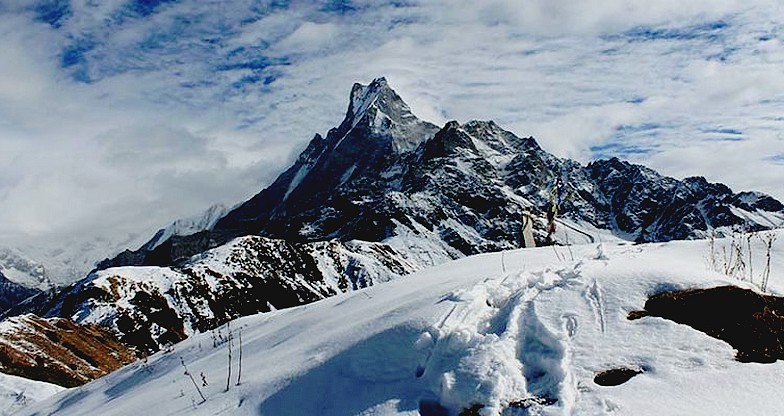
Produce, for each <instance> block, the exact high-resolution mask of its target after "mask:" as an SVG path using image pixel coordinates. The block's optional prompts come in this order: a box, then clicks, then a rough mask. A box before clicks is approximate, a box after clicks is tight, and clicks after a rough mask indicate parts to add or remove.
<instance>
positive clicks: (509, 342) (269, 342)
mask: <svg viewBox="0 0 784 416" xmlns="http://www.w3.org/2000/svg"><path fill="white" fill-rule="evenodd" d="M782 237H784V233H781V232H780V233H779V241H778V244H775V245H774V251H773V253H772V265H771V269H772V273H771V276H770V289H771V291H773V292H774V293H778V294H781V293H782V289H784V272H783V271H784V249H782V246H784V244H782V243H781V240H782ZM727 243H728V242H727V241H726V240H720V241H718V242H717V246H716V247H715V250H718V251H721V247H722V246H723V245H726V244H727ZM755 244H756V245H755V246H754V247H753V253H754V255H755V256H756V257H755V258H754V261H755V266H754V267H755V268H754V270H757V273H759V271H760V270H761V268H762V265H763V259H764V258H765V257H764V251H761V245H760V244H761V241H756V242H755ZM709 247H710V246H709V242H707V241H677V242H676V241H673V242H669V243H655V244H640V245H633V244H629V243H605V244H586V245H582V246H574V247H571V252H570V251H569V249H567V248H566V247H541V248H535V249H525V250H516V251H508V252H502V253H491V254H482V255H477V256H472V257H468V258H464V259H461V260H457V261H454V262H450V263H447V264H444V265H442V266H438V267H434V268H431V269H428V270H425V271H421V272H418V273H414V274H412V275H408V276H404V277H401V278H398V279H395V280H393V281H391V282H388V283H385V284H383V285H376V286H373V287H369V288H367V289H363V290H360V291H356V292H350V293H344V294H339V295H337V296H334V297H331V298H327V299H324V300H321V301H318V302H315V303H312V304H308V305H304V306H300V307H295V308H290V309H286V310H279V311H273V312H270V313H265V314H260V315H255V316H248V317H245V318H241V319H238V320H236V321H233V322H231V325H230V327H226V326H224V327H221V329H220V330H219V331H217V332H213V333H203V334H197V335H194V336H193V337H191V338H189V339H187V340H186V341H184V342H182V343H179V344H177V345H175V346H174V347H173V348H172V349H171V350H169V351H164V352H160V353H158V354H155V355H153V356H151V357H150V359H149V361H148V362H147V363H142V362H137V363H134V364H131V365H129V366H127V367H125V368H123V369H121V370H118V371H117V372H115V373H112V374H110V375H108V376H106V377H104V378H102V379H99V380H96V381H94V382H92V383H89V384H87V385H85V386H82V387H80V388H76V389H72V390H69V391H66V392H64V393H60V394H58V395H56V396H55V397H53V398H52V399H51V400H49V401H46V402H43V403H39V404H36V405H33V406H32V407H30V408H28V409H26V410H25V411H23V412H22V413H21V414H38V415H47V414H57V415H84V414H101V415H127V414H157V415H169V414H189V415H190V414H204V415H207V414H210V415H212V414H232V415H265V416H281V415H282V416H285V415H305V414H307V415H316V414H318V415H418V414H422V415H425V416H427V415H458V414H460V412H461V411H462V410H463V409H469V408H472V409H474V412H473V413H470V412H467V413H464V414H481V415H498V414H502V415H522V414H534V415H570V414H580V415H604V414H613V415H662V414H688V415H737V414H754V415H773V414H780V409H782V408H784V396H782V395H781V394H780V380H781V379H782V378H784V363H782V362H776V363H774V364H764V365H763V364H753V363H752V364H749V363H740V362H738V361H735V360H734V351H733V349H732V348H731V347H730V346H729V345H728V344H725V343H724V342H721V341H719V340H716V339H713V338H710V337H708V336H707V335H705V334H703V333H701V332H698V331H696V330H694V329H691V328H690V327H688V326H685V325H679V324H675V323H673V322H671V321H667V320H664V319H660V318H654V317H646V318H642V319H639V320H634V321H631V320H628V319H627V318H626V317H627V314H628V313H629V312H631V311H634V310H639V309H641V308H642V307H643V304H644V302H645V300H646V299H647V297H648V296H649V295H650V294H652V293H656V292H661V291H663V290H669V289H677V288H686V287H713V286H718V285H725V284H728V283H729V284H737V285H740V286H743V287H748V288H753V287H754V286H753V285H751V284H750V283H748V282H746V281H740V280H737V279H735V278H730V277H727V276H724V275H721V274H718V273H716V272H713V271H711V270H709V269H708V266H707V265H708V264H709V262H708V261H707V260H706V258H707V255H708V253H709V250H710V249H709ZM756 278H757V277H755V279H756ZM229 333H231V334H233V338H234V339H233V345H234V346H233V358H232V360H233V366H232V367H231V371H232V372H231V377H232V378H231V381H230V383H229V389H228V391H225V389H226V387H227V386H226V384H227V381H226V380H227V362H228V346H229V343H228V342H226V340H227V338H228V334H229ZM240 336H241V338H242V356H243V358H242V380H241V383H240V384H239V385H236V377H237V375H238V371H239V368H238V366H237V362H238V355H239V350H238V348H237V347H238V344H239V338H240ZM180 360H182V362H183V363H185V365H187V371H189V372H190V374H192V375H193V377H194V380H195V382H196V384H197V385H198V386H199V388H200V389H201V391H202V393H203V394H204V396H205V397H206V401H205V402H202V400H201V399H200V397H199V395H198V393H197V391H196V388H195V387H194V384H192V383H191V381H190V379H189V378H188V377H187V376H186V375H184V373H183V372H184V369H183V368H182V364H181V361H180ZM618 367H630V368H635V369H639V370H642V371H643V373H642V374H640V375H637V376H636V377H634V378H632V379H631V380H629V381H628V382H626V383H625V384H621V385H619V386H615V387H602V386H599V385H597V384H596V383H594V382H593V377H594V375H595V374H596V373H598V372H600V371H603V370H608V369H613V368H618ZM202 375H203V376H204V380H206V381H207V383H203V381H202Z"/></svg>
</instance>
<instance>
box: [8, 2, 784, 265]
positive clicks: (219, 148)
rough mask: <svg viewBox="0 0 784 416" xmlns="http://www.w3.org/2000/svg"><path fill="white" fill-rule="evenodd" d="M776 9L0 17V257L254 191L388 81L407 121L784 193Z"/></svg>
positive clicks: (52, 8) (443, 5)
mask: <svg viewBox="0 0 784 416" xmlns="http://www.w3.org/2000/svg"><path fill="white" fill-rule="evenodd" d="M782 11H783V10H782V6H780V5H779V4H778V3H777V2H775V1H751V2H749V1H729V0H718V1H702V0H698V1H690V2H686V3H684V2H682V1H667V0H661V1H653V2H646V3H640V2H631V1H622V0H610V1H607V0H602V1H598V0H588V1H583V2H572V1H561V0H556V1H545V0H520V1H512V0H495V1H487V2H472V1H464V0H454V1H446V0H444V1H413V0H410V1H406V0H402V1H401V0H397V1H387V2H382V1H372V0H364V1H360V0H357V1H347V0H343V1H338V0H332V1H319V2H312V1H295V0H292V1H259V0H236V1H229V0H212V1H196V0H181V1H171V0H170V1H164V0H159V1H153V2H150V1H144V2H142V1H138V0H112V1H105V2H92V1H87V0H73V1H66V0H27V1H23V2H15V4H14V5H10V6H9V5H0V50H2V51H3V54H2V56H0V138H2V139H0V212H3V215H2V218H0V245H10V246H23V245H36V246H38V247H43V246H46V247H53V249H54V248H56V247H58V246H61V245H62V244H63V242H64V241H82V242H84V241H94V240H96V239H100V241H106V242H107V243H106V244H105V245H103V247H104V251H105V252H107V254H110V253H109V252H111V251H113V250H116V249H118V248H119V247H120V246H121V245H123V244H136V243H139V242H140V239H141V240H143V239H144V238H146V237H148V235H149V233H151V232H152V231H153V230H154V229H156V228H157V227H160V226H163V225H165V224H166V223H168V222H170V221H172V220H174V219H176V218H179V217H182V216H188V215H193V214H195V213H197V212H199V211H201V210H204V209H206V208H207V207H209V206H210V205H212V204H214V203H224V204H228V205H231V204H234V203H236V202H239V201H241V200H243V199H244V198H247V197H249V196H251V195H252V194H254V193H256V192H257V191H258V190H260V189H261V188H262V187H263V186H265V185H266V184H268V183H269V182H270V181H271V180H272V179H274V177H275V176H276V175H277V174H278V173H279V172H280V171H281V170H282V169H284V168H285V167H286V166H287V165H288V164H289V163H290V162H291V161H292V159H293V157H295V156H296V154H297V153H298V152H299V151H300V150H301V149H303V148H304V146H305V145H306V143H307V141H308V140H309V139H310V138H311V137H312V136H313V134H315V133H322V134H323V133H325V132H326V130H327V129H329V128H330V127H333V126H335V125H337V124H338V123H339V122H340V120H341V118H342V115H343V114H344V112H345V108H346V105H347V96H348V91H349V90H350V88H351V85H352V84H353V83H354V82H363V83H366V82H369V81H370V80H371V79H373V78H375V77H378V76H382V75H383V76H386V77H387V78H388V80H389V81H390V83H391V84H392V86H393V87H394V88H395V89H396V90H397V91H398V92H399V93H400V94H401V96H402V97H403V98H404V99H405V100H406V101H407V102H409V104H410V105H411V107H412V109H413V111H414V112H415V113H416V114H418V115H419V116H420V117H422V118H424V119H427V120H430V121H433V122H436V123H443V122H445V121H447V120H451V119H457V120H459V121H468V120H470V119H493V120H495V121H496V122H497V123H499V124H500V125H501V126H503V127H505V128H507V129H509V130H512V131H513V132H515V133H516V134H518V135H521V136H528V135H533V136H535V137H536V138H537V139H538V140H539V141H540V143H541V144H542V146H543V147H544V148H545V149H547V150H549V151H551V152H553V153H555V154H557V155H559V156H562V157H571V158H575V159H577V160H580V161H582V162H588V161H590V160H593V159H595V158H601V157H611V156H619V157H621V158H626V159H629V160H631V161H633V162H638V163H644V164H646V165H648V166H651V167H653V168H655V169H657V170H659V171H660V172H662V173H663V174H666V175H670V176H675V177H684V176H689V175H703V176H706V177H707V179H708V180H711V181H721V182H725V183H727V184H728V185H729V186H730V187H732V188H733V189H735V190H736V191H740V190H750V189H755V190H761V191H764V192H767V193H770V194H772V195H774V196H775V197H777V198H780V199H784V191H782V190H781V186H780V179H781V178H782V177H784V142H783V136H782V134H783V133H782V131H784V129H783V127H784V118H783V117H782V116H781V114H784V111H782V110H784V75H782V72H781V68H782V67H783V66H782V65H783V64H784V44H782V42H784V30H783V25H782V23H780V19H777V17H778V16H782Z"/></svg>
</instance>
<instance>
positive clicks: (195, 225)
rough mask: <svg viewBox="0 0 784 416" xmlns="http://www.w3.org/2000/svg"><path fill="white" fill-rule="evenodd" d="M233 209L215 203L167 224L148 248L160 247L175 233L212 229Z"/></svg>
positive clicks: (182, 233)
mask: <svg viewBox="0 0 784 416" xmlns="http://www.w3.org/2000/svg"><path fill="white" fill-rule="evenodd" d="M231 209H233V207H232V208H229V207H227V206H225V205H222V204H215V205H212V206H211V207H209V208H208V209H207V210H205V211H204V212H202V213H200V214H197V215H194V216H191V217H187V218H181V219H178V220H176V221H174V222H172V223H171V224H169V225H168V226H166V228H162V229H160V230H159V231H158V233H157V234H156V235H155V236H154V237H153V239H152V240H150V241H149V242H148V243H147V245H149V247H148V249H149V250H152V249H154V248H155V247H158V246H159V245H161V244H163V243H164V242H165V241H166V240H168V239H169V238H171V237H172V236H175V235H189V234H195V233H197V232H199V231H204V230H212V228H213V227H215V224H217V223H218V220H220V219H221V218H223V216H225V215H226V214H227V213H228V212H229V211H231Z"/></svg>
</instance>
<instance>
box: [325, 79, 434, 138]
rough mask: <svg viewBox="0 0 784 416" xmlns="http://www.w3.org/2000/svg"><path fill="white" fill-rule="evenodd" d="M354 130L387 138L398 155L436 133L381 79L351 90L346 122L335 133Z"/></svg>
mask: <svg viewBox="0 0 784 416" xmlns="http://www.w3.org/2000/svg"><path fill="white" fill-rule="evenodd" d="M357 127H361V128H363V129H367V131H368V133H370V135H372V136H377V137H376V138H381V139H391V142H392V147H393V149H394V150H395V151H396V152H398V153H400V152H405V151H410V150H413V149H414V148H415V147H416V146H417V145H419V144H420V143H422V142H424V141H426V140H427V139H428V138H429V137H431V136H432V134H433V133H434V132H435V130H437V127H436V126H435V125H433V124H431V123H428V122H425V121H422V120H420V119H419V118H417V116H415V115H414V113H412V112H411V108H410V107H409V106H408V104H406V103H405V101H403V99H402V98H400V96H399V95H398V94H397V93H396V92H395V91H394V90H393V89H392V88H391V87H390V86H389V83H388V82H387V80H386V78H383V77H381V78H376V79H374V80H373V82H371V83H370V84H368V85H362V84H359V83H357V84H354V87H353V88H352V89H351V97H350V102H349V106H348V111H347V112H346V119H345V120H343V123H341V125H340V127H339V128H338V129H337V130H338V131H343V132H345V133H344V134H348V132H350V131H351V130H353V129H355V128H357Z"/></svg>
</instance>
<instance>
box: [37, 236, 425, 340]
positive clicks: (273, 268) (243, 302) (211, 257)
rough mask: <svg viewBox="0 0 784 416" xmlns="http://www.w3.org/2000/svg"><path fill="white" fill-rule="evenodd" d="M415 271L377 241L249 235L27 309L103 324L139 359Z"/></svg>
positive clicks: (118, 271)
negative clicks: (262, 315) (236, 323)
mask: <svg viewBox="0 0 784 416" xmlns="http://www.w3.org/2000/svg"><path fill="white" fill-rule="evenodd" d="M418 268H419V267H418V265H417V264H416V263H415V262H412V261H411V260H409V259H408V258H407V257H406V256H404V255H402V254H401V253H399V252H397V251H395V250H394V249H392V248H390V247H389V246H387V245H384V244H380V243H368V242H361V241H351V242H345V243H343V242H340V241H337V240H331V241H324V242H314V243H291V242H287V241H285V240H273V239H269V238H265V237H261V236H246V237H240V238H237V239H235V240H232V241H231V242H229V243H228V244H225V245H222V246H220V247H218V248H215V249H212V250H208V251H206V252H204V253H201V254H199V255H197V256H194V257H192V258H191V259H190V260H189V261H187V262H185V263H183V264H180V265H178V266H169V267H158V266H144V267H116V268H110V269H106V270H101V271H97V272H94V273H92V274H91V275H90V276H88V277H87V278H86V279H84V280H82V281H79V282H77V283H75V284H73V285H71V286H69V287H67V288H65V289H64V290H62V291H61V292H60V293H59V294H58V295H57V296H55V297H53V298H49V299H45V298H43V297H42V298H41V301H39V302H33V303H32V304H31V305H28V306H29V307H28V308H27V309H26V311H28V312H35V313H37V314H40V315H45V316H60V317H65V318H68V319H71V320H73V321H74V322H77V323H80V324H97V325H101V326H103V327H108V328H110V329H111V330H112V331H113V333H114V334H116V335H117V336H118V337H119V339H120V341H122V342H123V343H124V344H125V345H128V346H132V347H133V348H134V349H136V350H137V351H139V352H140V353H142V354H144V353H151V352H154V351H158V350H159V349H161V348H162V347H164V346H165V345H167V344H173V343H176V342H178V341H181V340H183V339H184V338H186V337H188V336H190V335H191V334H193V333H196V332H204V331H208V330H210V329H213V328H216V327H218V326H219V325H221V324H223V323H225V322H228V321H230V320H232V319H235V318H237V317H240V316H247V315H252V314H255V313H259V312H269V311H271V310H275V309H281V308H287V307H291V306H296V305H301V304H305V303H310V302H313V301H316V300H319V299H323V298H326V297H329V296H333V295H335V294H337V293H341V292H345V291H349V290H356V289H358V288H362V287H366V286H369V285H372V284H374V283H378V282H382V281H387V280H390V279H393V278H395V277H397V276H400V275H404V274H408V273H411V272H412V271H414V270H416V269H418Z"/></svg>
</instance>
